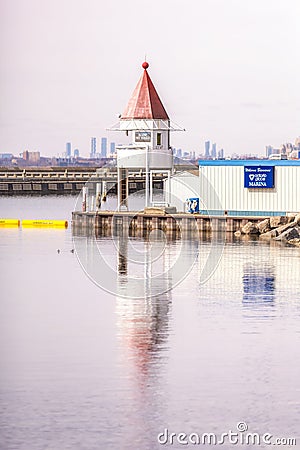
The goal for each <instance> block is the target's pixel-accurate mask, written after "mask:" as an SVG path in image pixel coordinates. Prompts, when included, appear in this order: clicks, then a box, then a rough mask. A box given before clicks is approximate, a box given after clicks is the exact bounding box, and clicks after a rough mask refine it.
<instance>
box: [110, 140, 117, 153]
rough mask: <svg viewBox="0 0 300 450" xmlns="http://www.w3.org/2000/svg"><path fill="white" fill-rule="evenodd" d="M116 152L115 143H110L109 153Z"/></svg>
mask: <svg viewBox="0 0 300 450" xmlns="http://www.w3.org/2000/svg"><path fill="white" fill-rule="evenodd" d="M115 152H116V144H115V143H114V142H111V143H110V154H111V155H113V154H114V153H115Z"/></svg>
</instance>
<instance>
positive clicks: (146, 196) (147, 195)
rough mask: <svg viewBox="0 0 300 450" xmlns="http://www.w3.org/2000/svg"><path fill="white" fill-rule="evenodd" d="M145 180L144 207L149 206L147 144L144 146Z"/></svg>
mask: <svg viewBox="0 0 300 450" xmlns="http://www.w3.org/2000/svg"><path fill="white" fill-rule="evenodd" d="M145 160H146V181H145V190H146V193H145V207H146V208H147V207H148V206H149V146H148V145H147V147H146V158H145Z"/></svg>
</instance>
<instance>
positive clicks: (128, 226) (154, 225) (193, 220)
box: [72, 211, 264, 235]
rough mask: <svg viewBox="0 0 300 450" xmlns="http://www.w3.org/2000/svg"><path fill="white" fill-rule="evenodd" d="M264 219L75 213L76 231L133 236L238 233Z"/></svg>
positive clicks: (73, 219) (74, 226)
mask: <svg viewBox="0 0 300 450" xmlns="http://www.w3.org/2000/svg"><path fill="white" fill-rule="evenodd" d="M263 219H264V217H234V216H205V215H202V214H188V213H172V214H168V213H165V212H163V211H162V212H159V213H154V212H152V213H145V212H143V211H98V212H81V211H74V212H73V214H72V227H73V229H74V230H79V231H80V230H82V231H91V232H95V233H96V234H97V233H98V232H99V231H101V233H102V232H107V233H108V234H110V233H114V232H116V231H117V232H119V231H126V232H129V233H130V234H132V235H135V234H136V233H139V232H141V231H152V230H157V229H158V230H162V231H164V232H167V233H168V232H171V233H175V234H177V233H178V234H180V233H182V232H189V233H193V232H206V233H207V232H229V233H234V232H235V231H237V230H239V229H240V228H241V227H242V226H243V225H245V224H246V223H247V222H248V221H249V220H250V221H251V222H253V223H258V222H260V221H261V220H263Z"/></svg>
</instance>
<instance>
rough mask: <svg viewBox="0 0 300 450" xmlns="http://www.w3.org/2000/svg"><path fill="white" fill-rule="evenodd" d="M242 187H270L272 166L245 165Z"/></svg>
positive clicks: (272, 182) (272, 178)
mask: <svg viewBox="0 0 300 450" xmlns="http://www.w3.org/2000/svg"><path fill="white" fill-rule="evenodd" d="M244 187H245V188H261V189H270V188H273V187H274V166H245V167H244Z"/></svg>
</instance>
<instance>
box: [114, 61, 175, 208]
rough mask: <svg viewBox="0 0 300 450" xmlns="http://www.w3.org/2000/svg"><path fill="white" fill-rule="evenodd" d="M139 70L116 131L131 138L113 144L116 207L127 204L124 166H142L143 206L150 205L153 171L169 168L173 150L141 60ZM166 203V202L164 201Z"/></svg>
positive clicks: (166, 122)
mask: <svg viewBox="0 0 300 450" xmlns="http://www.w3.org/2000/svg"><path fill="white" fill-rule="evenodd" d="M142 67H143V73H142V75H141V77H140V79H139V81H138V84H137V86H136V88H135V90H134V91H133V94H132V96H131V98H130V100H129V102H128V104H127V106H126V108H125V110H124V112H123V114H122V115H121V117H120V122H119V127H118V130H119V131H125V132H126V134H127V135H128V134H129V133H130V134H131V137H132V142H131V144H129V145H127V146H118V147H117V168H118V208H119V209H121V208H122V207H125V208H127V207H128V203H127V198H128V170H129V169H137V168H139V169H142V170H145V174H146V183H145V191H146V192H145V206H149V205H153V199H152V178H153V174H154V173H155V172H156V173H158V172H159V173H165V174H166V176H168V177H170V174H171V173H172V170H173V152H172V148H171V146H170V131H173V130H175V128H174V127H172V126H171V123H170V119H169V116H168V114H167V112H166V110H165V108H164V106H163V104H162V102H161V100H160V98H159V95H158V93H157V91H156V89H155V87H154V85H153V83H152V81H151V78H150V76H149V74H148V71H147V69H148V67H149V64H148V63H147V62H144V63H143V64H142ZM166 203H167V202H166Z"/></svg>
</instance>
